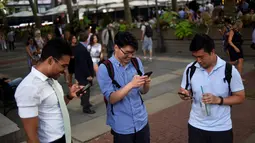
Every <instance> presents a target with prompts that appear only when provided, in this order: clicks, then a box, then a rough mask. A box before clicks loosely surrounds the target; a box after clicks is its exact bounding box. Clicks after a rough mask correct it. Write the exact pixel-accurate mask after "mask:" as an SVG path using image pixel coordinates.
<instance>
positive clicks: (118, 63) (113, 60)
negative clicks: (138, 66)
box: [110, 53, 131, 68]
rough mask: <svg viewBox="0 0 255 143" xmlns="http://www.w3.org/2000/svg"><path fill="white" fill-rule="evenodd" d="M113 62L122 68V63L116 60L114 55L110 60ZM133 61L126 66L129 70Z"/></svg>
mask: <svg viewBox="0 0 255 143" xmlns="http://www.w3.org/2000/svg"><path fill="white" fill-rule="evenodd" d="M110 60H111V62H112V63H114V64H116V65H117V66H118V67H120V66H122V65H121V63H120V62H119V61H118V60H117V59H116V57H115V56H114V53H113V54H112V57H111V58H110ZM130 63H131V61H130V62H129V63H128V64H127V65H126V66H125V68H127V67H128V66H129V65H130Z"/></svg>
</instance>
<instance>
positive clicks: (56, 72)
mask: <svg viewBox="0 0 255 143" xmlns="http://www.w3.org/2000/svg"><path fill="white" fill-rule="evenodd" d="M70 56H71V49H70V47H69V46H68V44H67V43H66V42H64V40H63V39H60V38H58V39H53V40H50V41H49V42H48V43H47V44H46V45H45V47H44V48H43V50H42V55H41V59H40V60H39V62H38V63H37V65H36V66H34V67H32V70H31V72H30V73H29V74H28V75H27V76H26V77H25V78H24V80H23V81H22V82H21V83H20V84H19V86H18V88H17V90H16V92H15V99H16V102H17V106H18V114H19V116H20V118H21V121H22V123H23V126H24V129H25V132H26V135H27V142H28V143H39V142H40V143H71V130H70V128H71V127H70V119H69V115H68V110H67V107H66V104H68V103H69V101H70V100H72V99H73V98H74V97H76V92H77V91H79V90H80V89H81V88H82V87H81V86H78V85H77V84H74V85H73V86H72V87H70V88H69V93H68V94H67V95H66V96H64V93H63V89H62V86H61V85H60V84H59V82H58V81H57V79H58V78H59V77H60V75H61V74H63V73H64V70H65V69H66V68H67V67H68V64H69V61H70Z"/></svg>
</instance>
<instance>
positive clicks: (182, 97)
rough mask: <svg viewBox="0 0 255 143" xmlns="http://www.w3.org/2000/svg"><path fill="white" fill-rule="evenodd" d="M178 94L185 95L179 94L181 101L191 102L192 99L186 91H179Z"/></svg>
mask: <svg viewBox="0 0 255 143" xmlns="http://www.w3.org/2000/svg"><path fill="white" fill-rule="evenodd" d="M179 93H182V94H185V95H181V94H179V96H180V98H181V99H182V100H191V99H192V96H190V93H189V91H188V90H185V89H182V88H181V89H180V91H179Z"/></svg>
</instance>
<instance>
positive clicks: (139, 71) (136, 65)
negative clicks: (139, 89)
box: [131, 58, 143, 104]
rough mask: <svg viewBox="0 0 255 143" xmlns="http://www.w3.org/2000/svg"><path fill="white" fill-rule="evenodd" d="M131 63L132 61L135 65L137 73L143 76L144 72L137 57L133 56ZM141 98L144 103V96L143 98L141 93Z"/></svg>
mask: <svg viewBox="0 0 255 143" xmlns="http://www.w3.org/2000/svg"><path fill="white" fill-rule="evenodd" d="M131 63H132V64H133V66H134V67H135V69H136V72H137V74H138V75H140V76H142V75H143V73H142V72H141V70H140V68H139V63H138V61H137V58H131ZM139 95H140V94H139ZM140 99H141V102H142V104H143V98H142V96H141V95H140Z"/></svg>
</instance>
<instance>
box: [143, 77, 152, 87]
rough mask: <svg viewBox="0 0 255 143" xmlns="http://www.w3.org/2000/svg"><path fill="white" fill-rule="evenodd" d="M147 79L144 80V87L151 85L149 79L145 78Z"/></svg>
mask: <svg viewBox="0 0 255 143" xmlns="http://www.w3.org/2000/svg"><path fill="white" fill-rule="evenodd" d="M146 77H147V78H146V79H145V83H144V85H150V84H151V78H150V77H148V76H146Z"/></svg>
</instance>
